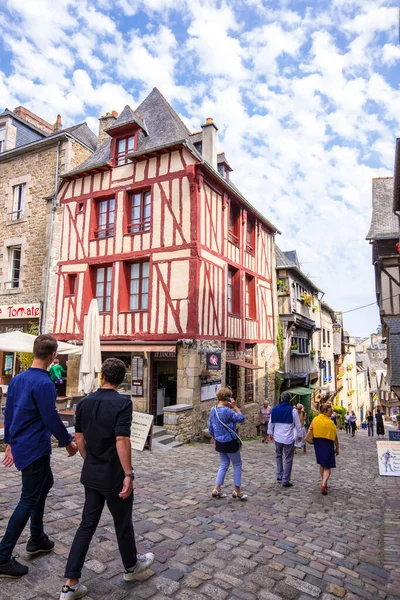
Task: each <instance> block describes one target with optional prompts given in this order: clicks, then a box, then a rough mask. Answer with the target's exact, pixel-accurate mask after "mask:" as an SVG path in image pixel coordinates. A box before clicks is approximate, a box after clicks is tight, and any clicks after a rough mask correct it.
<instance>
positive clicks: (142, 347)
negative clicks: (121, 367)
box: [100, 342, 176, 352]
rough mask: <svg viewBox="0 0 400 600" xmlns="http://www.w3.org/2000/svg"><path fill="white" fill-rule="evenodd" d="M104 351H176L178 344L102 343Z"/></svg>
mask: <svg viewBox="0 0 400 600" xmlns="http://www.w3.org/2000/svg"><path fill="white" fill-rule="evenodd" d="M100 348H101V351H102V352H176V345H175V344H174V345H166V344H165V345H164V344H135V343H134V342H132V343H131V344H127V343H126V342H124V343H123V344H104V343H103V344H101V346H100Z"/></svg>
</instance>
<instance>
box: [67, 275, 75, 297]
mask: <svg viewBox="0 0 400 600" xmlns="http://www.w3.org/2000/svg"><path fill="white" fill-rule="evenodd" d="M75 290H76V275H75V274H72V275H70V274H68V275H67V279H66V281H65V295H66V296H74V294H75Z"/></svg>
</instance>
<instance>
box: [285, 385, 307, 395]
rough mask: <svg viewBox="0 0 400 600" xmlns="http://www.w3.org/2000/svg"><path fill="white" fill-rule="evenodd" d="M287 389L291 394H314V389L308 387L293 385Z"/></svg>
mask: <svg viewBox="0 0 400 600" xmlns="http://www.w3.org/2000/svg"><path fill="white" fill-rule="evenodd" d="M286 391H287V392H289V393H290V394H296V395H297V396H309V395H310V394H312V390H310V388H306V387H293V388H290V389H289V390H286Z"/></svg>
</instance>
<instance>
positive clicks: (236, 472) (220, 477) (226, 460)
mask: <svg viewBox="0 0 400 600" xmlns="http://www.w3.org/2000/svg"><path fill="white" fill-rule="evenodd" d="M219 457H220V459H221V464H220V467H219V471H218V474H217V480H216V484H217V485H222V484H223V483H224V479H225V475H226V472H227V470H228V469H229V465H230V463H231V462H232V464H233V481H234V484H235V485H236V486H237V487H240V486H241V484H242V459H241V457H240V450H238V451H237V452H234V453H232V454H231V453H230V454H225V453H224V452H220V453H219Z"/></svg>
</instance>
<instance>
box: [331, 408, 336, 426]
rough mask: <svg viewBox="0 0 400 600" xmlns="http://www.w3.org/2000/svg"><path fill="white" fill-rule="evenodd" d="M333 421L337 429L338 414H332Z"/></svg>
mask: <svg viewBox="0 0 400 600" xmlns="http://www.w3.org/2000/svg"><path fill="white" fill-rule="evenodd" d="M331 421H333V422H334V423H335V427H337V413H336V412H335V411H333V412H332V416H331Z"/></svg>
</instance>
